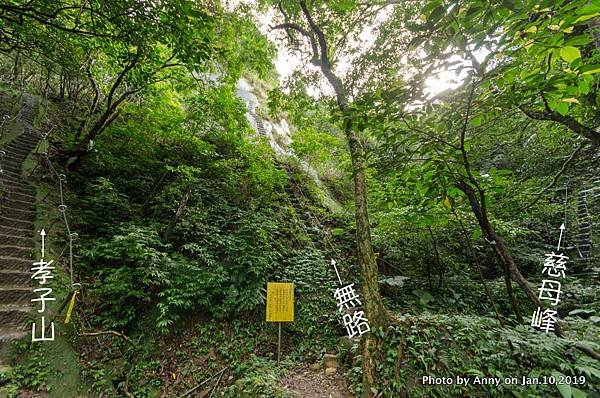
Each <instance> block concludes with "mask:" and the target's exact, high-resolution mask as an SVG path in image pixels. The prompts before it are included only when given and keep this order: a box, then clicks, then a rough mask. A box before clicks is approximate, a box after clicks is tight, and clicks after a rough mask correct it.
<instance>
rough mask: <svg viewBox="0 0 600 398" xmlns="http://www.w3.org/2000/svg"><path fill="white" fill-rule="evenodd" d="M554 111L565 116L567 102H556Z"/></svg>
mask: <svg viewBox="0 0 600 398" xmlns="http://www.w3.org/2000/svg"><path fill="white" fill-rule="evenodd" d="M556 111H557V112H558V113H560V114H561V115H563V116H565V115H566V114H567V113H569V104H567V103H566V102H559V103H558V104H556Z"/></svg>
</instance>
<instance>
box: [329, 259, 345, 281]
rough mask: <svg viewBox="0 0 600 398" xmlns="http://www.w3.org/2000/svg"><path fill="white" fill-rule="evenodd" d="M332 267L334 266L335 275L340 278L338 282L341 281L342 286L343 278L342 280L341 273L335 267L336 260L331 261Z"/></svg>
mask: <svg viewBox="0 0 600 398" xmlns="http://www.w3.org/2000/svg"><path fill="white" fill-rule="evenodd" d="M331 265H333V269H334V270H335V274H336V275H337V277H338V281H340V285H342V284H343V283H342V278H340V273H339V272H338V270H337V267H336V266H335V260H334V259H331Z"/></svg>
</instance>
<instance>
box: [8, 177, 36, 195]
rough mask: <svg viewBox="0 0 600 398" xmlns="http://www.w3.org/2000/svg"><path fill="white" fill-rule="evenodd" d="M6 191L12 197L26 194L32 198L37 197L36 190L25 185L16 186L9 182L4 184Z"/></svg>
mask: <svg viewBox="0 0 600 398" xmlns="http://www.w3.org/2000/svg"><path fill="white" fill-rule="evenodd" d="M4 187H5V188H6V191H7V192H8V194H9V195H10V194H11V193H13V192H15V193H24V194H27V195H30V196H34V195H35V188H34V187H32V186H31V185H23V184H15V183H12V182H9V181H6V182H5V184H4Z"/></svg>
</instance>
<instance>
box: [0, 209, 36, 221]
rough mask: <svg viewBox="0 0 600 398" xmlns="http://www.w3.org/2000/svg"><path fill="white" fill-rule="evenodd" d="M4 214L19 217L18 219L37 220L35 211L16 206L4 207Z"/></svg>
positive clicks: (9, 216)
mask: <svg viewBox="0 0 600 398" xmlns="http://www.w3.org/2000/svg"><path fill="white" fill-rule="evenodd" d="M2 216H6V217H8V218H14V219H18V220H27V221H33V220H35V211H33V210H23V209H16V208H14V207H3V208H2Z"/></svg>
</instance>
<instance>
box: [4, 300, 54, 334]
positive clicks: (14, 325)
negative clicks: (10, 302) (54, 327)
mask: <svg viewBox="0 0 600 398" xmlns="http://www.w3.org/2000/svg"><path fill="white" fill-rule="evenodd" d="M32 319H33V317H32V312H31V309H30V308H27V307H16V308H11V307H9V306H6V307H0V325H2V326H4V327H7V328H10V329H13V330H14V331H15V332H19V331H26V330H30V328H31V326H29V324H30V322H31V320H32ZM48 323H49V322H48Z"/></svg>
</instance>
